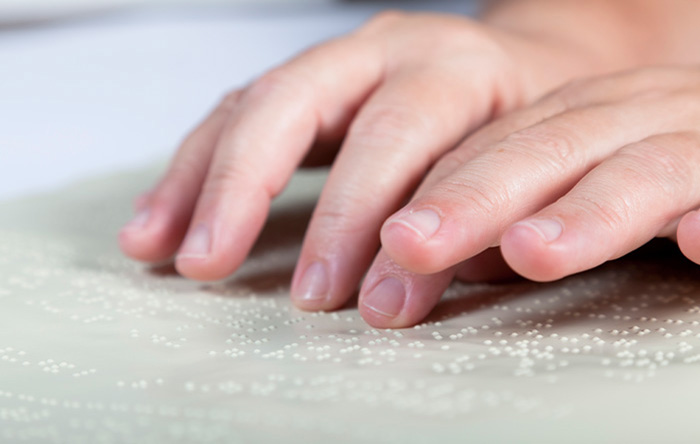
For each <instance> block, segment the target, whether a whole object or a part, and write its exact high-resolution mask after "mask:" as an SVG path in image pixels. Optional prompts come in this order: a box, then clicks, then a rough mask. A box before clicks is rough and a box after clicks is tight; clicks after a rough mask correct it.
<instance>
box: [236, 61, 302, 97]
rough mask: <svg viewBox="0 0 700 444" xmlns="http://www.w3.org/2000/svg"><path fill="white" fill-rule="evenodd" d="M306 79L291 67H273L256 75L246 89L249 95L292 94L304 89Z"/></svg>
mask: <svg viewBox="0 0 700 444" xmlns="http://www.w3.org/2000/svg"><path fill="white" fill-rule="evenodd" d="M307 85H308V81H307V80H306V79H305V78H304V76H303V75H302V74H301V73H300V72H299V70H294V69H292V68H291V67H287V66H282V67H277V68H274V69H272V70H270V71H268V72H266V73H265V74H263V75H261V76H260V77H258V78H257V79H256V80H255V81H254V82H253V84H252V85H250V86H249V87H248V88H247V90H246V95H247V96H249V97H265V96H269V95H285V96H286V95H294V94H299V93H300V92H302V91H304V90H305V89H306V87H307Z"/></svg>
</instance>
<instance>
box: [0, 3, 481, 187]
mask: <svg viewBox="0 0 700 444" xmlns="http://www.w3.org/2000/svg"><path fill="white" fill-rule="evenodd" d="M386 7H406V8H412V9H433V10H443V11H455V12H460V13H465V12H466V11H467V9H470V8H469V6H468V2H463V1H437V2H436V1H432V2H427V1H425V2H406V3H402V2H371V3H354V2H353V3H343V2H337V3H336V2H330V1H329V2H319V1H316V2H300V3H298V4H292V3H291V2H287V4H284V5H281V4H275V5H267V6H264V5H260V4H258V5H257V6H255V5H253V6H251V5H250V4H248V5H241V4H217V5H212V4H208V5H207V6H199V7H195V6H192V5H189V6H183V5H180V6H171V7H164V6H163V5H158V6H157V7H154V6H152V5H151V6H148V7H144V6H142V7H130V8H117V9H113V10H109V11H106V12H103V13H99V14H95V13H91V14H85V15H78V16H73V17H68V18H66V17H63V20H58V21H45V22H41V23H35V24H31V23H29V24H26V23H25V24H22V25H21V26H18V25H14V26H7V25H6V26H5V28H4V29H3V28H1V27H0V199H1V198H7V197H16V196H19V195H24V194H27V193H34V192H37V191H42V190H47V189H50V188H54V187H56V186H58V185H60V184H63V183H66V182H70V181H73V180H77V179H79V178H82V177H84V176H90V175H95V174H100V173H103V172H107V171H114V170H119V169H125V168H131V167H135V166H141V165H143V164H146V163H149V162H152V161H154V160H155V159H165V158H168V157H169V156H170V153H172V151H173V149H174V148H175V147H176V146H177V144H178V142H179V141H180V140H181V139H182V137H183V136H184V135H185V133H186V132H187V131H188V130H190V129H191V128H192V127H193V126H194V125H195V124H196V122H197V121H199V120H200V119H201V118H202V117H203V116H204V115H205V114H206V112H207V111H208V110H209V109H210V108H211V107H212V106H213V105H214V104H215V103H216V101H217V100H218V98H219V97H220V96H221V95H222V94H224V93H225V92H226V91H227V90H229V89H231V88H233V87H234V86H237V85H241V84H244V83H246V82H248V81H249V80H250V79H252V78H254V77H255V76H256V75H258V74H259V73H261V72H263V71H264V70H265V69H267V68H269V67H270V66H273V65H274V64H277V63H280V62H281V61H283V60H285V59H286V58H288V57H290V56H291V55H292V54H294V53H296V52H297V51H299V50H300V49H302V48H304V47H306V46H308V45H310V44H312V43H314V42H317V41H321V40H323V39H327V38H329V37H331V36H334V35H338V34H341V33H344V32H347V31H349V30H351V29H353V28H355V27H357V26H358V25H360V24H361V23H362V22H364V21H365V20H366V19H367V18H368V17H370V16H371V15H372V14H374V13H376V12H377V11H379V10H381V9H384V8H386Z"/></svg>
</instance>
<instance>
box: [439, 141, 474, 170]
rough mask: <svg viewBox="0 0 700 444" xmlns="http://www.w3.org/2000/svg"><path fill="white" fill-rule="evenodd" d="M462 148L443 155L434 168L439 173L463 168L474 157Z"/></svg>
mask: <svg viewBox="0 0 700 444" xmlns="http://www.w3.org/2000/svg"><path fill="white" fill-rule="evenodd" d="M463 148H464V147H460V148H459V149H455V150H452V151H450V152H448V153H446V154H445V155H443V156H442V157H441V158H440V159H439V160H438V161H437V162H436V163H435V166H434V167H433V169H434V170H437V171H444V172H448V171H455V170H456V169H457V168H459V167H461V166H462V165H464V164H465V163H467V161H468V160H469V159H470V158H471V157H472V156H471V155H470V153H469V151H468V150H466V149H463Z"/></svg>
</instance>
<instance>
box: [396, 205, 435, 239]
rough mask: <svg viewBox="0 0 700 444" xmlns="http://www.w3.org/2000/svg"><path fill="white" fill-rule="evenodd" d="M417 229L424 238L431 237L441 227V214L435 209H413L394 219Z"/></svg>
mask: <svg viewBox="0 0 700 444" xmlns="http://www.w3.org/2000/svg"><path fill="white" fill-rule="evenodd" d="M392 223H399V224H402V225H404V226H405V227H407V228H410V229H411V230H413V231H415V232H416V233H418V234H419V235H421V236H423V238H424V239H429V238H430V237H431V236H432V235H433V234H435V233H436V232H437V230H438V229H439V228H440V216H439V215H438V214H437V213H436V212H435V211H433V210H430V209H425V210H418V211H411V212H410V213H408V214H406V215H405V216H401V217H399V218H397V219H394V220H392Z"/></svg>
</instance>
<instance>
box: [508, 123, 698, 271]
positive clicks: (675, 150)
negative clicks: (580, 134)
mask: <svg viewBox="0 0 700 444" xmlns="http://www.w3.org/2000/svg"><path fill="white" fill-rule="evenodd" d="M698 171H700V136H698V134H696V133H676V134H668V135H660V136H654V137H651V138H648V139H646V140H643V141H641V142H638V143H633V144H631V145H628V146H626V147H624V148H622V149H621V150H619V151H618V152H617V153H615V154H614V155H612V156H611V157H610V158H609V159H607V160H606V161H605V162H603V163H602V164H601V165H599V166H598V167H596V168H595V169H593V170H592V171H591V172H590V173H589V174H588V175H586V177H584V178H583V179H582V180H581V181H580V182H579V183H578V184H577V185H576V187H574V188H573V189H572V190H571V191H570V192H569V193H568V194H566V195H565V196H564V197H562V198H561V199H560V200H559V201H557V202H556V203H554V204H552V205H550V206H548V207H547V208H545V209H543V210H542V211H540V212H538V213H537V214H535V215H534V216H532V217H529V218H527V219H525V220H523V221H520V222H518V223H516V224H515V225H513V226H512V227H510V228H509V229H508V230H507V231H506V232H505V233H504V235H503V238H502V240H501V249H502V251H503V255H504V257H505V259H506V261H507V262H508V264H509V265H510V266H511V267H512V268H513V269H514V270H515V271H517V272H518V273H519V274H522V275H523V276H525V277H527V278H530V279H533V280H538V281H549V280H554V279H558V278H560V277H563V276H566V275H569V274H573V273H576V272H579V271H582V270H586V269H589V268H592V267H595V266H597V265H599V264H602V263H603V262H605V261H607V260H610V259H614V258H617V257H620V256H622V255H623V254H626V253H628V252H629V251H631V250H634V249H636V248H638V247H639V246H641V245H643V244H644V243H646V242H648V241H649V240H650V239H652V238H653V237H655V236H656V235H657V234H659V233H660V232H662V231H663V230H664V229H665V227H667V226H668V225H671V224H674V223H675V221H676V220H677V218H678V217H680V216H682V215H683V214H685V213H686V212H688V211H689V210H691V209H692V208H695V207H697V206H698V205H699V204H700V173H699V172H698ZM693 217H694V216H693V215H690V216H688V217H687V218H685V219H684V221H682V223H681V225H683V228H681V227H679V242H680V243H681V245H683V247H682V248H686V250H687V251H688V254H689V256H693V255H694V254H695V251H696V250H694V249H693V246H694V244H695V243H693V242H692V241H690V239H689V238H686V237H685V235H687V234H690V233H689V232H688V231H692V230H693V224H694V220H693ZM691 258H692V257H691Z"/></svg>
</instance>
